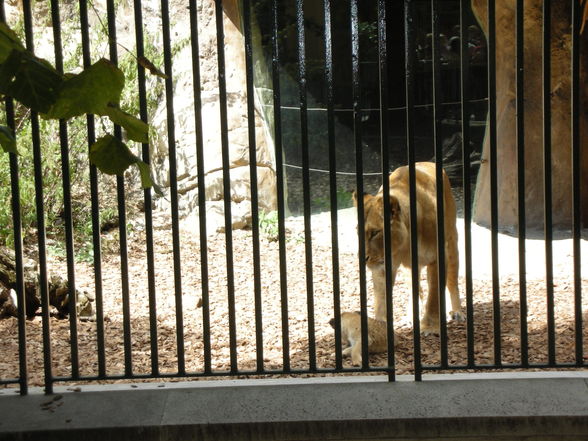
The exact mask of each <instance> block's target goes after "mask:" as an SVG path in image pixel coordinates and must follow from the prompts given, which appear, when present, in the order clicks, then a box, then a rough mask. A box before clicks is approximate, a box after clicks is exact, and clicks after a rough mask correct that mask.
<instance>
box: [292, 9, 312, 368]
mask: <svg viewBox="0 0 588 441" xmlns="http://www.w3.org/2000/svg"><path fill="white" fill-rule="evenodd" d="M296 30H297V37H298V90H299V100H300V141H301V142H300V145H301V149H302V193H303V205H304V254H305V257H306V305H307V314H308V357H309V366H310V370H313V371H314V370H316V344H315V343H316V342H315V338H314V288H313V277H312V225H311V214H312V213H311V211H310V172H309V170H308V168H309V159H308V110H307V96H306V48H305V41H304V38H305V34H304V0H296Z"/></svg>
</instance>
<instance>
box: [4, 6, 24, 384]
mask: <svg viewBox="0 0 588 441" xmlns="http://www.w3.org/2000/svg"><path fill="white" fill-rule="evenodd" d="M0 22H6V15H5V12H4V0H0ZM4 109H5V114H6V125H7V126H8V128H9V129H10V131H11V133H12V135H13V136H16V133H15V132H16V131H15V128H16V124H15V121H14V102H13V101H12V98H8V97H5V98H4ZM8 158H9V163H10V189H11V199H10V204H11V208H12V226H13V227H12V231H13V234H14V261H15V273H16V274H15V275H16V287H15V288H16V289H15V291H16V296H17V301H18V305H20V306H19V308H18V313H17V314H18V317H17V320H18V379H17V380H15V381H10V380H8V381H9V382H10V383H15V382H17V381H18V384H19V393H20V394H21V395H27V394H28V392H29V383H28V373H27V351H26V349H27V346H26V342H27V329H26V302H25V290H24V268H23V266H24V265H23V256H22V251H23V249H22V219H21V215H20V186H19V172H18V156H17V155H15V154H14V153H9V154H8Z"/></svg>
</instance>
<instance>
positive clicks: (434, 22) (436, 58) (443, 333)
mask: <svg viewBox="0 0 588 441" xmlns="http://www.w3.org/2000/svg"><path fill="white" fill-rule="evenodd" d="M439 26H440V25H439V11H438V4H437V0H431V28H432V32H433V142H434V148H435V184H436V198H437V213H436V215H437V216H436V218H437V273H438V274H437V283H438V292H439V341H440V345H441V366H445V367H447V366H448V361H447V359H448V355H447V314H446V309H447V308H446V305H445V286H446V284H447V283H446V267H447V265H446V263H445V204H444V199H443V198H444V195H443V187H444V185H443V137H442V134H441V119H442V117H441V112H440V109H439V103H441V102H442V101H443V96H442V94H441V92H442V91H441V48H440V42H439V38H440V35H439V34H440V30H439ZM427 271H428V270H427ZM427 277H428V275H427ZM429 295H430V293H429Z"/></svg>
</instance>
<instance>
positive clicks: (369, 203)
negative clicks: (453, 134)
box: [353, 162, 464, 334]
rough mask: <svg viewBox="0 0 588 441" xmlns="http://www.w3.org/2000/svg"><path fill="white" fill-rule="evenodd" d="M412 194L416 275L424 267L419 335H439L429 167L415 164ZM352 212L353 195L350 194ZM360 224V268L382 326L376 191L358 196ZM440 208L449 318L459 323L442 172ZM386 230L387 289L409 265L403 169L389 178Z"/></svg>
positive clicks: (450, 203) (451, 225) (451, 217)
mask: <svg viewBox="0 0 588 441" xmlns="http://www.w3.org/2000/svg"><path fill="white" fill-rule="evenodd" d="M416 194H417V226H418V231H417V236H418V262H419V268H418V272H419V275H420V270H421V268H422V267H423V266H426V267H427V281H428V285H429V296H428V299H427V303H426V306H425V312H424V315H423V317H422V319H421V332H423V333H425V334H429V333H438V332H439V287H438V273H437V219H436V212H437V198H436V185H435V164H434V163H431V162H418V163H417V164H416ZM353 200H354V203H355V206H357V195H356V194H355V193H354V194H353ZM363 204H364V219H365V251H366V265H367V267H368V268H369V269H370V270H371V273H372V280H373V284H374V294H375V302H374V309H375V315H376V319H378V320H383V321H385V320H386V298H385V283H386V279H385V267H384V236H383V224H384V212H383V208H384V201H383V194H382V188H380V191H379V192H378V194H376V195H375V196H372V195H369V194H365V195H364V196H363ZM443 204H444V212H445V215H444V225H445V264H446V266H445V269H446V275H447V288H448V289H449V292H450V294H451V311H450V316H451V318H452V319H454V320H457V321H463V320H464V315H463V313H462V309H461V303H460V299H459V288H458V286H457V277H458V270H459V253H458V249H457V229H456V226H455V220H456V209H455V200H454V199H453V195H452V193H451V186H450V184H449V179H448V178H447V175H446V174H445V172H443ZM390 224H391V230H392V235H391V238H392V285H394V280H395V278H396V272H397V271H398V267H399V266H400V265H401V264H402V265H404V266H405V267H407V268H410V267H411V259H410V200H409V180H408V167H407V166H404V167H399V168H397V169H396V170H394V171H393V172H392V173H391V174H390Z"/></svg>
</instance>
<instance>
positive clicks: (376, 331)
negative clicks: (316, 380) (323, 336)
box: [329, 312, 388, 366]
mask: <svg viewBox="0 0 588 441" xmlns="http://www.w3.org/2000/svg"><path fill="white" fill-rule="evenodd" d="M329 324H330V325H331V326H332V327H333V328H334V327H335V319H331V320H330V321H329ZM386 331H387V330H386V322H382V321H379V320H374V319H373V318H371V317H368V351H369V352H370V353H377V352H385V351H386V350H388V338H387V332H386ZM341 340H342V341H343V344H344V345H347V347H346V348H345V349H344V350H343V356H344V357H347V356H349V354H351V362H352V363H353V365H354V366H361V314H360V313H359V312H342V313H341Z"/></svg>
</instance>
